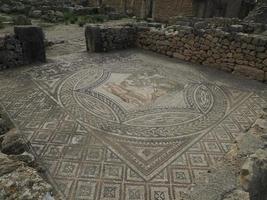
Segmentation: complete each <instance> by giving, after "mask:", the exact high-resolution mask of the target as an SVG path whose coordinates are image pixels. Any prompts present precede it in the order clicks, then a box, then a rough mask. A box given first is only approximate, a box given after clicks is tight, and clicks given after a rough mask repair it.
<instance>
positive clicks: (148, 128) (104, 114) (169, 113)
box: [59, 67, 227, 140]
mask: <svg viewBox="0 0 267 200" xmlns="http://www.w3.org/2000/svg"><path fill="white" fill-rule="evenodd" d="M173 73H174V72H173V71H168V70H167V69H164V70H161V69H159V68H147V67H144V69H136V70H129V71H127V70H121V71H120V70H104V69H96V68H92V69H86V70H81V71H79V72H76V73H75V74H73V75H71V76H69V77H68V78H67V79H65V81H64V82H63V83H62V85H61V87H60V90H59V97H60V101H61V104H62V105H63V106H64V107H65V108H66V109H67V110H68V111H69V112H71V114H72V115H73V116H75V117H76V118H77V119H78V120H79V121H80V122H82V123H84V124H87V125H89V126H90V127H92V128H95V129H98V130H101V131H104V132H106V133H107V134H110V135H114V136H116V137H120V138H124V137H126V138H133V139H139V140H140V139H141V140H157V139H162V138H165V139H168V138H169V139H170V138H179V137H186V136H191V135H197V134H199V133H201V131H203V130H206V129H208V128H210V127H212V126H213V125H215V124H216V123H218V122H219V121H220V120H221V119H222V118H223V117H224V115H225V112H226V109H227V101H226V97H225V94H224V92H223V91H222V89H221V88H220V87H218V86H217V85H213V84H208V83H205V82H203V81H199V80H197V78H196V79H195V81H192V78H195V77H197V76H195V77H194V76H192V74H191V75H190V78H191V79H188V78H187V76H185V75H179V74H173Z"/></svg>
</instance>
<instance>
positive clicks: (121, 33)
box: [85, 25, 136, 52]
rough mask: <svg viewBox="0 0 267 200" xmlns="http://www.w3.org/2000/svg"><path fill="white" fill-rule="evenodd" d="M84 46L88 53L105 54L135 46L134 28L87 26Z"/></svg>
mask: <svg viewBox="0 0 267 200" xmlns="http://www.w3.org/2000/svg"><path fill="white" fill-rule="evenodd" d="M85 36H86V46H87V51H89V52H106V51H112V50H118V49H126V48H131V47H134V46H135V41H136V28H135V27H133V26H127V25H125V26H115V27H105V26H87V27H86V30H85Z"/></svg>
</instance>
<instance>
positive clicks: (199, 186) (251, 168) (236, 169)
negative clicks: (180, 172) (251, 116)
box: [187, 108, 267, 200]
mask: <svg viewBox="0 0 267 200" xmlns="http://www.w3.org/2000/svg"><path fill="white" fill-rule="evenodd" d="M266 136H267V109H266V108H265V109H263V110H262V115H261V116H259V118H258V119H257V120H256V121H255V123H254V124H253V125H252V126H251V127H250V128H249V129H248V130H247V131H244V132H243V133H240V134H239V135H238V137H237V138H236V143H235V145H233V146H232V148H231V150H230V151H229V152H228V153H227V154H226V156H225V157H224V158H223V159H222V161H221V162H220V163H218V166H214V167H213V169H211V170H210V171H209V172H207V174H208V175H207V178H206V179H205V180H204V181H203V180H201V181H198V182H197V183H196V185H195V186H194V187H193V189H192V190H191V191H190V192H188V198H187V199H190V200H214V199H222V200H241V199H242V200H265V199H267V185H266V182H267V148H266V142H267V137H266Z"/></svg>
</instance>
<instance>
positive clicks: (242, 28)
mask: <svg viewBox="0 0 267 200" xmlns="http://www.w3.org/2000/svg"><path fill="white" fill-rule="evenodd" d="M177 24H178V25H177ZM92 29H97V30H95V31H98V33H96V32H95V34H93V33H92ZM264 31H266V26H265V25H264V24H259V23H245V22H242V21H240V20H238V19H222V18H213V19H207V20H203V19H199V18H192V19H190V20H189V19H187V20H186V19H184V18H183V19H182V20H181V19H180V20H179V21H177V22H176V25H170V26H167V27H164V26H163V25H161V24H158V23H152V24H146V23H138V24H136V25H135V26H127V28H126V27H125V26H121V27H105V26H98V28H96V27H95V26H94V27H92V26H89V27H87V28H86V41H87V49H88V51H95V52H102V51H110V50H115V49H123V48H126V47H133V46H137V47H139V48H142V49H146V50H151V51H154V52H157V53H160V54H164V55H167V56H170V57H174V58H177V59H180V60H184V61H187V62H191V63H197V64H202V65H207V66H210V67H213V68H218V69H221V70H224V71H227V72H230V73H233V74H238V75H243V76H246V77H248V78H250V79H255V80H258V81H263V82H264V81H266V80H267V37H266V36H265V35H264V34H261V33H262V32H264ZM95 46H97V48H96V49H95V50H94V48H93V47H95Z"/></svg>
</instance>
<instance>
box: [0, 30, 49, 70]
mask: <svg viewBox="0 0 267 200" xmlns="http://www.w3.org/2000/svg"><path fill="white" fill-rule="evenodd" d="M14 31H15V34H13V35H5V36H0V70H2V69H6V68H12V67H16V66H21V65H25V64H31V63H34V62H45V61H46V55H45V45H44V35H43V31H42V29H41V28H39V27H34V26H17V27H15V28H14Z"/></svg>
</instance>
